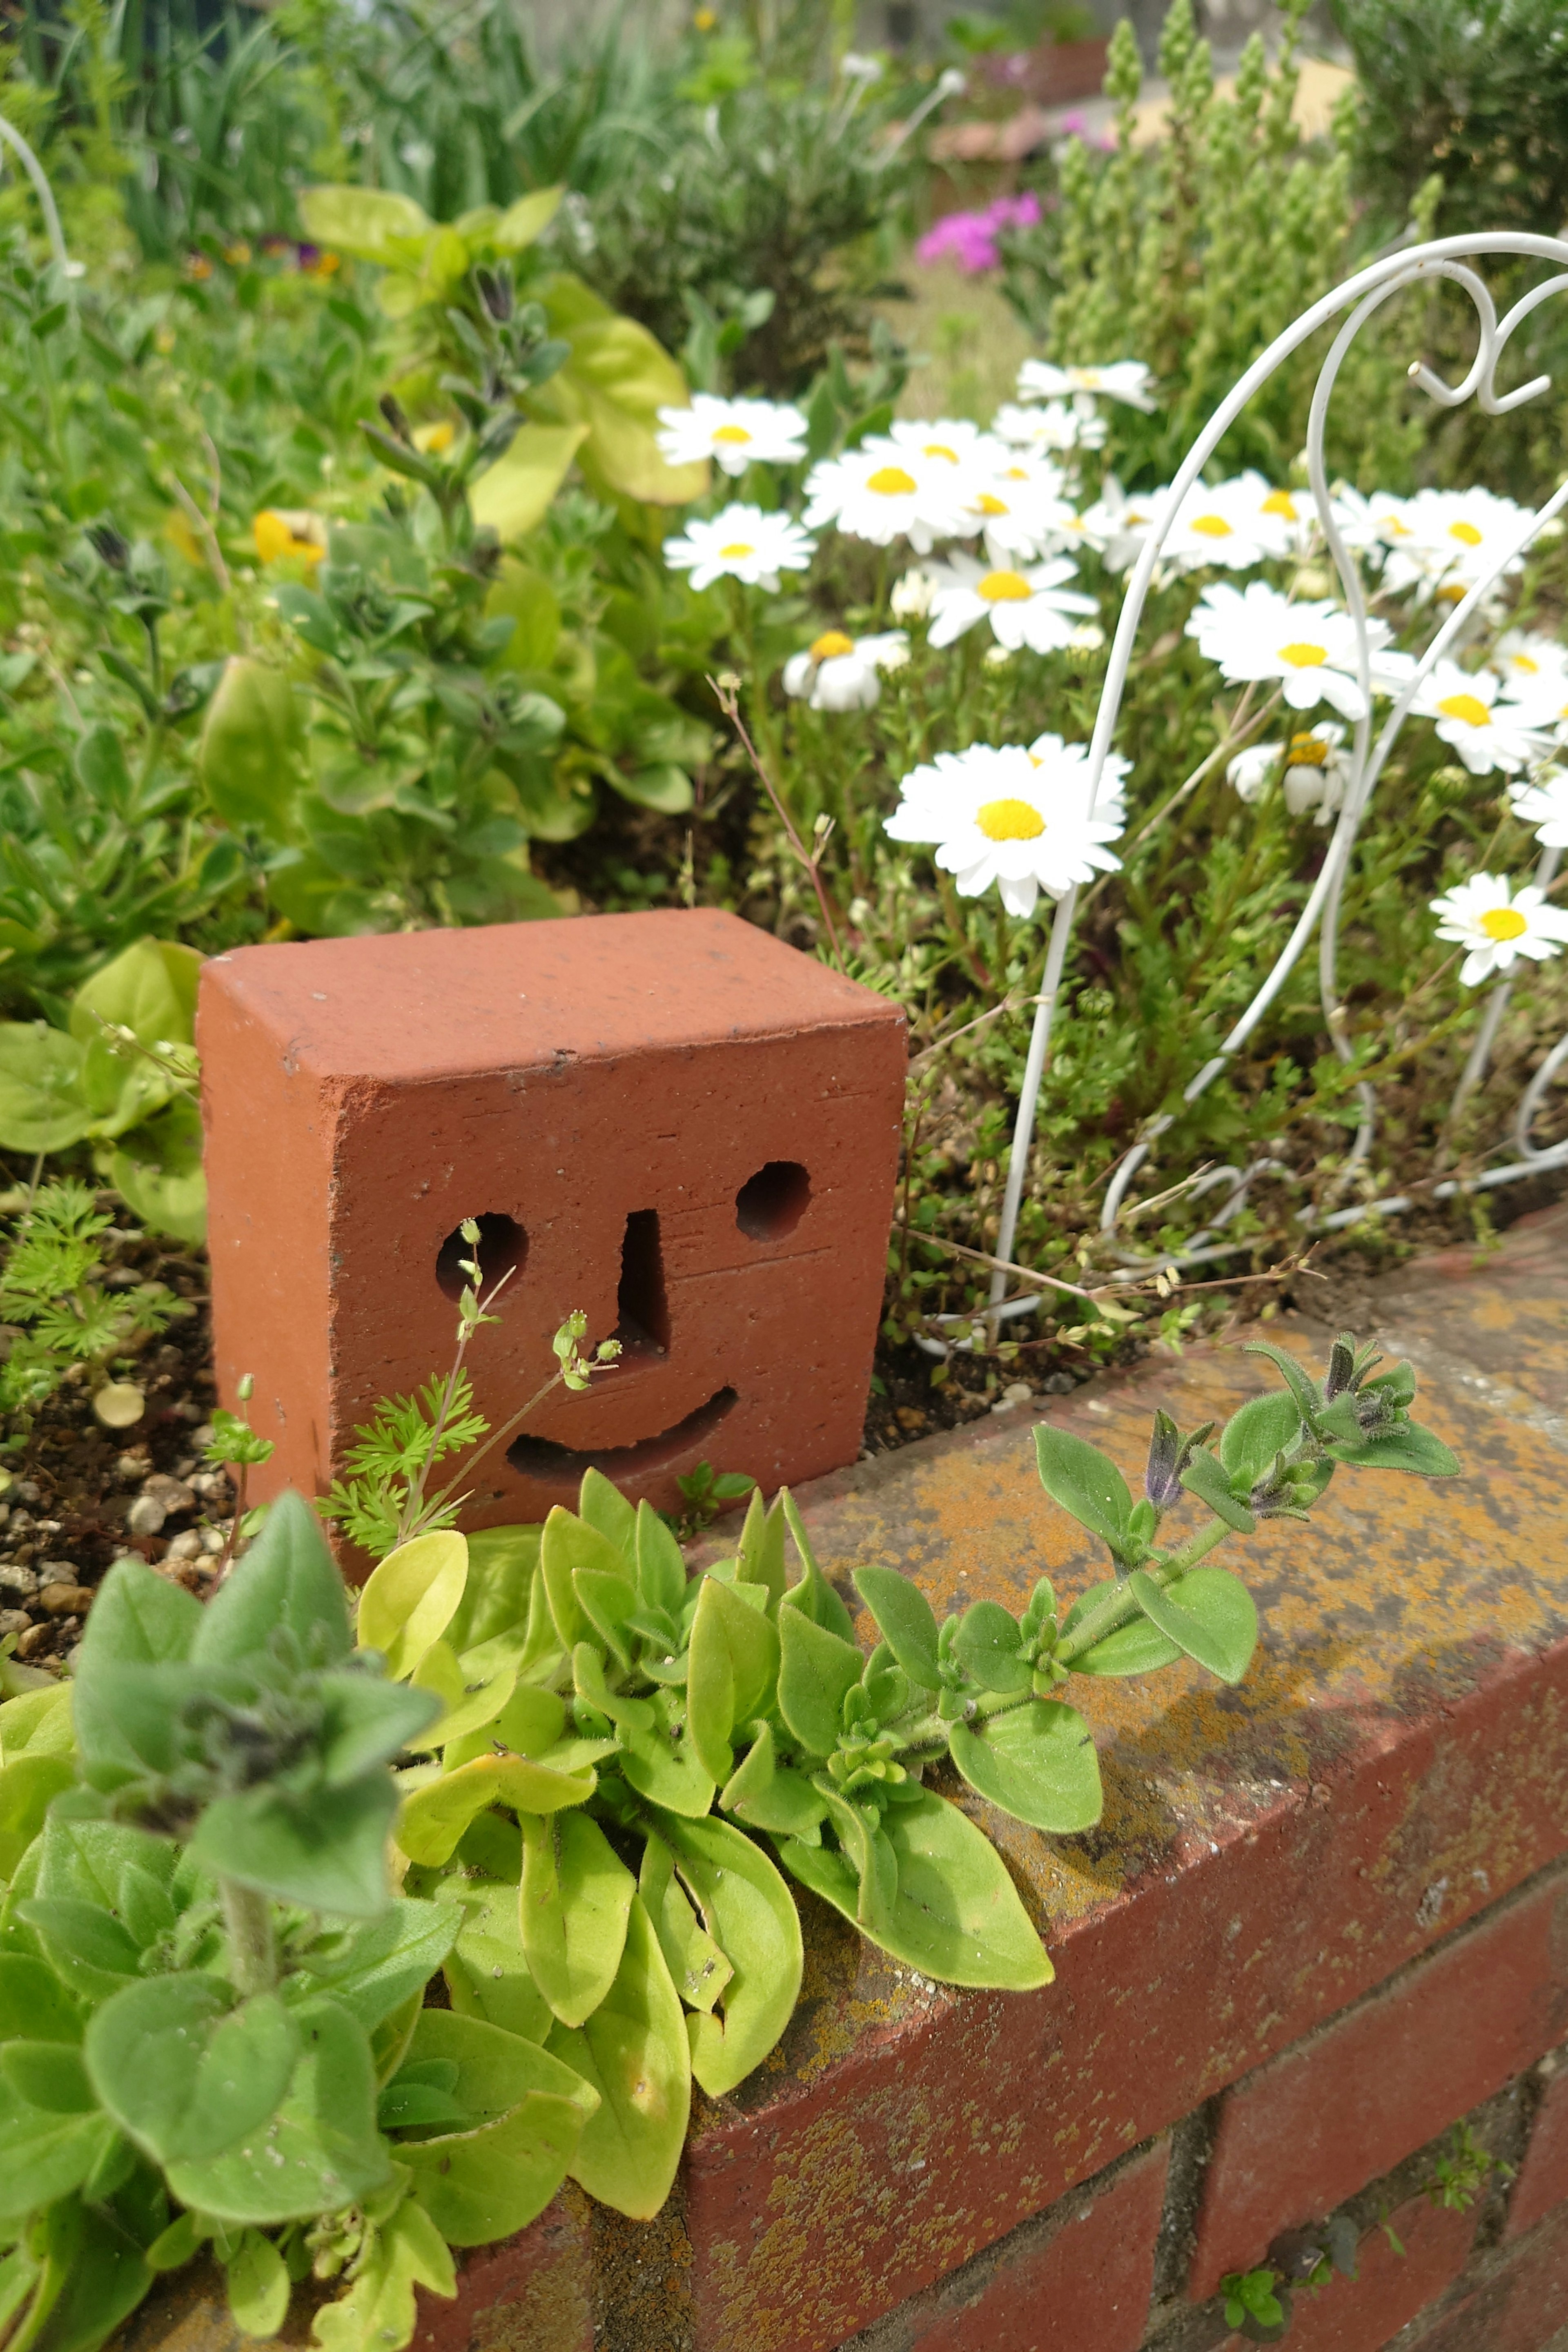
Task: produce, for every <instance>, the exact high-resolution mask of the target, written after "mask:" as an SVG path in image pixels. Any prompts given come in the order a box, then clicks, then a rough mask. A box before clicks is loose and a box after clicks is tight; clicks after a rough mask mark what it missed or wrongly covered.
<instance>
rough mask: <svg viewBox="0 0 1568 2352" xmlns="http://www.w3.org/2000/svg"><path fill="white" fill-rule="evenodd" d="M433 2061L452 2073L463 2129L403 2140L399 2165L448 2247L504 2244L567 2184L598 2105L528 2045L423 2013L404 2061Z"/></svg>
mask: <svg viewBox="0 0 1568 2352" xmlns="http://www.w3.org/2000/svg"><path fill="white" fill-rule="evenodd" d="M557 2030H558V2031H559V2030H560V2029H557ZM433 2060H434V2061H444V2062H445V2063H446V2064H447V2066H449V2067H451V2068H452V2069H454V2070H455V2079H454V2081H453V2092H452V2095H453V2096H454V2098H455V2099H456V2101H457V2103H458V2105H459V2106H461V2107H462V2108H463V2109H464V2110H465V2111H466V2113H467V2114H468V2116H469V2117H470V2119H471V2120H470V2121H469V2123H468V2127H467V2128H466V2129H465V2130H462V2131H447V2130H434V2131H433V2130H430V2129H428V2128H426V2127H419V2128H418V2129H416V2131H415V2132H414V2133H412V2134H405V2136H404V2137H401V2138H400V2139H399V2140H398V2142H397V2160H398V2162H399V2163H400V2164H405V2165H406V2166H407V2167H408V2168H409V2169H410V2170H411V2171H412V2173H413V2175H414V2179H415V2185H416V2189H417V2191H418V2194H419V2200H420V2202H421V2204H422V2205H423V2206H424V2207H425V2209H426V2211H427V2212H428V2213H429V2216H430V2219H431V2221H433V2222H434V2223H435V2225H436V2227H437V2230H439V2231H440V2232H441V2235H442V2236H443V2237H444V2238H445V2239H446V2240H447V2242H448V2243H449V2244H451V2245H454V2246H478V2245H483V2244H485V2243H487V2242H488V2241H489V2240H490V2239H492V2238H504V2237H510V2235H511V2233H512V2232H513V2231H517V2230H521V2229H524V2228H526V2227H527V2225H528V2223H529V2222H530V2221H532V2220H533V2219H534V2217H535V2215H536V2214H539V2213H542V2211H543V2210H544V2208H545V2206H546V2205H548V2204H549V2202H550V2200H551V2199H552V2197H553V2196H554V2194H555V2192H556V2190H557V2189H559V2188H560V2186H561V2183H562V2181H563V2179H565V2177H566V2171H567V2168H568V2165H569V2164H570V2162H571V2160H572V2158H573V2155H574V2151H575V2150H576V2149H577V2147H579V2144H580V2143H579V2134H580V2133H581V2131H582V2129H583V2126H584V2122H585V2120H586V2119H587V2118H588V2117H589V2116H592V2114H593V2110H594V2107H595V2104H596V2102H595V2099H594V2096H593V2094H592V2090H591V2089H585V2088H584V2084H583V2082H582V2081H581V2080H580V2079H578V2076H577V2074H576V2072H575V2070H574V2068H573V2067H572V2066H570V2065H569V2064H563V2063H562V2062H561V2061H560V2060H559V2059H557V2058H555V2057H552V2055H551V2054H550V2053H548V2052H546V2051H543V2050H540V2049H538V2048H536V2047H535V2045H534V2044H533V2043H532V2042H523V2041H521V2040H520V2039H519V2038H518V2036H517V2035H516V2034H513V2033H507V2032H503V2031H502V2029H501V2028H500V2026H499V2025H487V2024H485V2023H484V2022H483V2021H481V2020H480V2019H479V2018H475V2017H463V2016H459V2015H457V2014H455V2013H454V2012H453V2011H450V2010H441V2009H426V2010H424V2011H421V2013H420V2018H419V2022H418V2025H417V2026H416V2029H415V2033H414V2039H413V2041H412V2042H411V2043H410V2045H409V2061H410V2063H414V2064H416V2065H417V2064H425V2063H428V2062H430V2061H433Z"/></svg>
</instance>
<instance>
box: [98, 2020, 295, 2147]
mask: <svg viewBox="0 0 1568 2352" xmlns="http://www.w3.org/2000/svg"><path fill="white" fill-rule="evenodd" d="M85 2053H86V2058H87V2066H88V2072H89V2074H90V2076H91V2078H92V2086H93V2089H94V2090H95V2091H96V2093H97V2094H98V2096H99V2099H100V2102H101V2104H102V2105H103V2106H104V2107H105V2108H106V2109H107V2110H108V2112H109V2114H110V2115H111V2116H113V2117H114V2120H115V2122H116V2123H117V2124H118V2125H119V2126H120V2127H121V2130H122V2131H125V2132H128V2133H129V2134H130V2136H131V2137H132V2139H133V2140H135V2141H136V2143H137V2145H138V2146H139V2147H143V2148H145V2149H146V2151H147V2153H148V2155H149V2156H151V2157H152V2158H153V2159H154V2160H155V2161H156V2162H157V2163H159V2164H163V2165H168V2164H171V2163H174V2162H175V2161H177V2160H178V2159H180V2158H192V2159H199V2158H203V2157H209V2156H217V2155H218V2154H220V2153H221V2151H222V2150H223V2149H224V2148H226V2147H231V2146H232V2145H233V2143H234V2142H235V2141H236V2140H237V2139H240V2138H242V2137H244V2136H245V2135H246V2134H247V2132H252V2131H255V2130H257V2129H258V2127H259V2126H261V2125H262V2124H264V2123H265V2122H266V2121H267V2118H268V2116H270V2115H271V2114H272V2113H273V2112H274V2110H275V2109H276V2108H277V2107H278V2105H279V2103H280V2102H281V2100H282V2098H283V2097H284V2095H285V2093H286V2092H287V2090H288V2088H289V2081H290V2079H291V2077H292V2075H293V2073H294V2068H295V2064H296V2063H297V2061H298V2058H299V2053H300V2034H299V2031H298V2028H297V2027H296V2025H295V2022H294V2020H293V2018H292V2017H291V2016H290V2015H289V2011H287V2010H286V2009H285V2008H284V2006H283V2004H282V2002H281V2001H280V2000H278V1999H277V1997H276V1996H275V1995H274V1994H271V1993H258V1994H257V1995H256V1996H255V1997H254V1998H253V1999H251V2000H246V2001H242V2002H241V2003H240V2004H239V2005H238V2006H237V2007H236V2005H235V2003H234V2000H233V1997H232V1995H231V1994H230V1992H229V1990H228V1987H227V1986H226V1985H225V1984H223V1983H222V1982H221V1981H220V1980H219V1979H217V1978H216V1977H210V1976H205V1975H195V1974H190V1975H184V1976H167V1977H152V1978H148V1979H144V1980H143V1981H142V1983H140V1984H133V1985H127V1987H126V1988H125V1990H124V1991H123V1992H119V1993H116V1994H115V1995H114V1997H113V1998H112V2000H107V2001H105V2002H104V2004H103V2007H102V2008H101V2009H100V2011H98V2013H97V2014H96V2016H95V2017H94V2018H93V2020H92V2022H91V2024H90V2025H89V2027H88V2030H87V2042H86V2044H85Z"/></svg>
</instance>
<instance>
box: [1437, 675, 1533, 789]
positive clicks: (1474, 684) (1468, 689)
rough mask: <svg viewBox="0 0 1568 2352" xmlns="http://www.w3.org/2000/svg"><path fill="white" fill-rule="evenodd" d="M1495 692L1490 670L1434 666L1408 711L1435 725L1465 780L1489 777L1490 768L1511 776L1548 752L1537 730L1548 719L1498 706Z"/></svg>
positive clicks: (1529, 711) (1505, 704)
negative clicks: (1455, 753) (1467, 774)
mask: <svg viewBox="0 0 1568 2352" xmlns="http://www.w3.org/2000/svg"><path fill="white" fill-rule="evenodd" d="M1499 692H1500V688H1499V684H1498V680H1497V679H1496V677H1493V675H1492V673H1491V671H1490V670H1489V669H1481V670H1476V671H1474V672H1471V671H1469V670H1464V669H1461V668H1460V667H1459V666H1458V663H1457V662H1451V661H1440V662H1438V663H1437V665H1436V667H1435V668H1434V669H1433V670H1432V671H1431V672H1430V673H1429V674H1428V676H1427V677H1424V678H1423V679H1422V681H1421V686H1420V688H1419V691H1418V692H1417V694H1416V697H1415V701H1414V703H1413V704H1412V705H1411V708H1412V709H1413V710H1414V711H1415V715H1416V717H1417V718H1419V719H1436V722H1437V734H1438V739H1439V740H1440V741H1442V742H1444V743H1451V744H1452V745H1453V747H1454V749H1455V751H1458V755H1459V757H1460V759H1461V760H1462V761H1464V763H1465V765H1466V767H1467V768H1468V770H1469V772H1470V773H1471V775H1473V776H1485V775H1489V773H1490V772H1491V771H1492V769H1493V768H1501V769H1503V770H1505V771H1506V772H1508V773H1510V774H1517V773H1518V772H1519V770H1520V769H1521V768H1528V767H1529V766H1530V765H1531V761H1535V760H1539V759H1540V758H1541V756H1542V753H1543V752H1544V751H1546V749H1547V748H1548V746H1547V739H1546V737H1545V735H1544V734H1543V733H1542V731H1541V730H1542V723H1543V722H1547V719H1548V714H1547V713H1546V712H1545V710H1544V709H1535V708H1532V709H1524V708H1523V707H1522V706H1521V705H1520V704H1518V703H1515V702H1503V703H1500V702H1499V700H1498V696H1499Z"/></svg>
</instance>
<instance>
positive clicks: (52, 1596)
mask: <svg viewBox="0 0 1568 2352" xmlns="http://www.w3.org/2000/svg"><path fill="white" fill-rule="evenodd" d="M38 1606H39V1608H40V1609H41V1610H42V1611H43V1612H44V1613H45V1615H46V1616H48V1617H83V1616H85V1615H86V1614H87V1612H88V1611H89V1609H90V1608H91V1606H92V1594H91V1591H89V1588H88V1587H87V1586H86V1585H85V1584H46V1585H45V1587H44V1589H43V1591H41V1592H40V1593H39V1595H38Z"/></svg>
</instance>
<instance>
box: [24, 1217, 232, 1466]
mask: <svg viewBox="0 0 1568 2352" xmlns="http://www.w3.org/2000/svg"><path fill="white" fill-rule="evenodd" d="M113 1223H114V1220H113V1218H112V1217H111V1216H110V1215H109V1214H108V1213H107V1212H106V1211H104V1210H102V1209H100V1207H99V1205H98V1196H97V1194H96V1193H95V1192H93V1190H92V1188H91V1186H90V1185H89V1184H84V1183H83V1182H81V1181H80V1180H79V1178H77V1177H62V1178H60V1179H59V1180H58V1181H56V1182H54V1183H50V1184H46V1185H45V1186H44V1187H43V1189H42V1190H41V1191H40V1192H36V1193H35V1194H34V1195H33V1197H32V1199H31V1201H30V1202H28V1204H27V1206H26V1209H25V1210H24V1211H23V1213H22V1215H21V1218H20V1219H19V1221H18V1223H17V1226H16V1233H15V1234H14V1236H13V1238H12V1242H11V1246H10V1249H9V1251H8V1253H7V1255H6V1257H5V1265H4V1268H3V1269H0V1319H3V1320H4V1321H5V1322H8V1323H11V1324H14V1325H16V1326H18V1327H19V1328H20V1336H19V1337H18V1338H16V1339H14V1340H13V1341H12V1344H11V1351H10V1354H9V1355H8V1356H7V1358H6V1360H5V1363H4V1365H0V1415H4V1416H5V1417H6V1418H7V1419H13V1418H14V1419H15V1420H16V1423H17V1424H18V1427H17V1430H16V1433H15V1434H14V1435H13V1436H12V1437H11V1438H10V1439H9V1440H8V1441H7V1442H8V1443H9V1444H11V1445H12V1446H13V1447H15V1446H18V1445H22V1444H26V1437H27V1434H28V1433H29V1432H30V1430H31V1428H32V1424H33V1421H34V1418H35V1416H36V1415H37V1411H38V1408H39V1406H40V1405H41V1404H43V1403H44V1402H46V1401H47V1399H48V1398H49V1397H51V1396H52V1395H53V1394H54V1392H55V1391H56V1390H57V1389H58V1387H59V1386H60V1384H61V1382H62V1381H64V1380H65V1379H66V1378H67V1377H68V1374H69V1373H70V1371H71V1369H72V1367H73V1366H75V1365H78V1364H80V1365H85V1366H86V1367H87V1369H88V1371H89V1375H91V1376H92V1377H93V1380H94V1398H93V1402H94V1406H95V1408H96V1409H97V1410H98V1412H99V1418H100V1420H101V1421H103V1422H104V1423H106V1425H107V1426H109V1427H110V1428H126V1427H129V1426H130V1424H131V1423H132V1422H134V1421H139V1420H140V1419H141V1417H142V1408H143V1406H144V1403H145V1399H144V1398H143V1396H142V1391H141V1390H140V1389H139V1388H138V1387H137V1386H136V1385H135V1383H134V1382H133V1381H128V1380H114V1379H111V1378H109V1377H108V1375H109V1374H110V1371H111V1370H114V1369H120V1370H129V1368H130V1363H131V1360H132V1358H133V1357H134V1355H135V1354H136V1351H137V1350H138V1349H139V1348H140V1347H141V1346H142V1342H143V1341H145V1340H147V1339H153V1338H154V1337H155V1336H156V1335H157V1333H158V1332H160V1331H162V1330H163V1329H165V1328H167V1326H168V1325H169V1324H170V1323H171V1322H173V1321H174V1318H176V1317H178V1316H183V1315H188V1314H189V1313H190V1311H191V1310H190V1307H189V1306H188V1304H187V1303H186V1301H185V1300H184V1299H182V1298H176V1297H174V1293H173V1292H172V1291H171V1290H170V1289H169V1288H168V1286H167V1285H166V1284H164V1283H162V1282H139V1283H136V1284H135V1285H133V1286H132V1287H130V1288H128V1289H124V1290H117V1291H110V1290H109V1289H108V1288H107V1286H106V1281H105V1277H106V1274H107V1271H108V1269H107V1266H106V1264H105V1256H104V1246H103V1235H104V1234H106V1233H108V1232H109V1231H110V1228H111V1227H112V1226H113Z"/></svg>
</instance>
